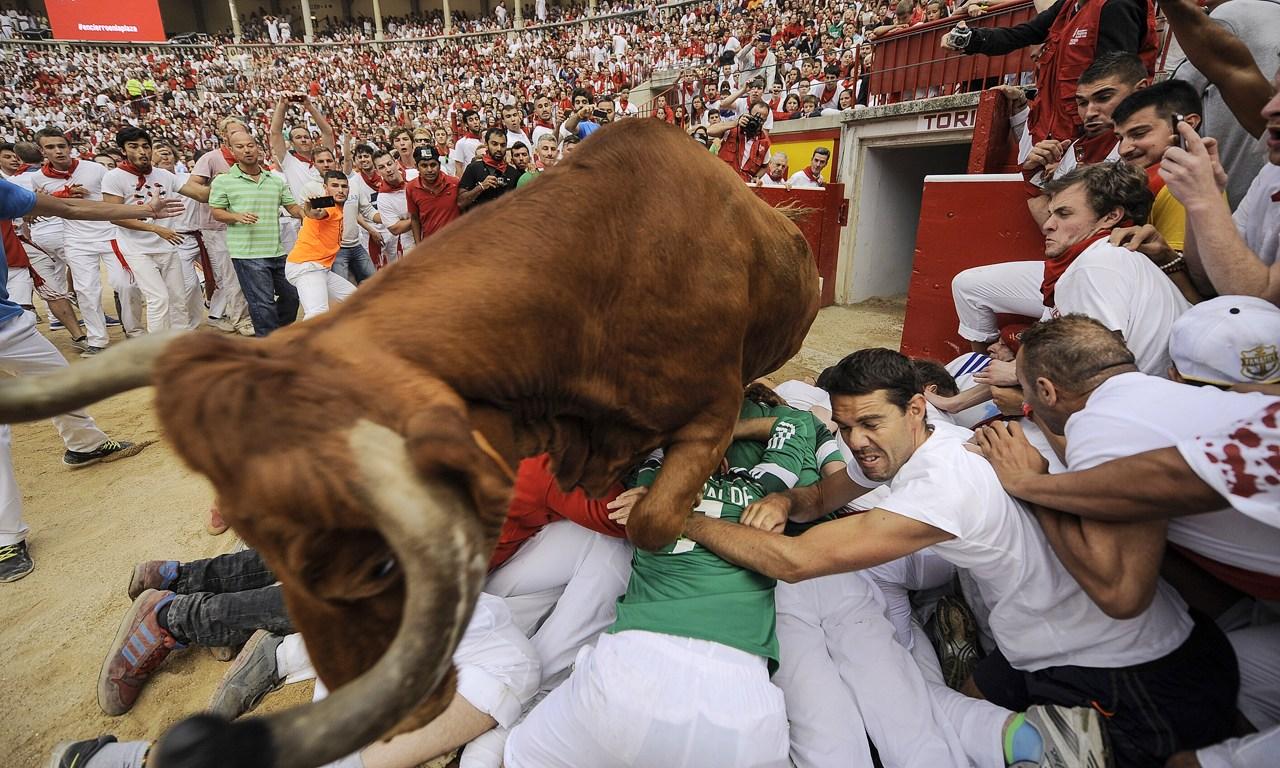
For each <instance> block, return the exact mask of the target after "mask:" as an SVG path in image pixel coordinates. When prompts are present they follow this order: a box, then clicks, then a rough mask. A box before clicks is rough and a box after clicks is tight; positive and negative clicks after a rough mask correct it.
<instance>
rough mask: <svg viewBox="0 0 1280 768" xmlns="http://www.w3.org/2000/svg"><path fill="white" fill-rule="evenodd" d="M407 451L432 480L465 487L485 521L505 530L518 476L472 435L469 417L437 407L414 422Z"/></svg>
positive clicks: (407, 436) (422, 412)
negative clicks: (512, 491)
mask: <svg viewBox="0 0 1280 768" xmlns="http://www.w3.org/2000/svg"><path fill="white" fill-rule="evenodd" d="M404 435H405V445H406V447H407V448H408V450H409V456H410V457H411V458H412V459H413V463H414V466H416V467H417V468H418V471H419V472H420V473H422V476H423V477H424V478H427V479H440V480H444V481H445V482H456V483H458V484H459V485H460V486H463V487H465V488H466V489H467V490H468V491H469V492H470V494H471V496H472V500H473V501H474V502H475V506H476V510H477V511H478V512H479V514H480V516H481V517H482V518H484V519H486V520H488V521H489V522H493V523H495V524H501V522H502V520H504V519H506V511H507V504H508V503H509V501H510V497H511V486H512V483H513V482H514V480H515V473H514V472H513V471H512V469H511V467H509V466H508V465H507V463H506V461H505V460H503V458H502V457H501V456H500V455H499V454H498V453H497V452H496V451H495V450H494V449H493V448H492V447H491V446H490V445H489V443H488V441H487V440H485V438H484V436H483V435H482V434H480V433H479V432H477V431H475V430H473V429H472V426H471V423H470V421H469V420H468V419H467V416H466V412H465V411H463V410H462V409H460V408H457V407H455V406H453V405H452V404H432V405H430V406H427V407H426V408H424V409H422V410H420V411H418V412H417V413H414V414H413V415H412V416H410V417H409V419H408V420H407V423H406V424H405V429H404Z"/></svg>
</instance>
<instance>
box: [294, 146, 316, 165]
mask: <svg viewBox="0 0 1280 768" xmlns="http://www.w3.org/2000/svg"><path fill="white" fill-rule="evenodd" d="M289 154H291V155H293V157H294V159H295V160H297V161H299V162H302V163H306V164H307V167H308V168H314V167H315V163H314V162H313V161H311V160H308V159H307V158H306V157H304V156H302V155H301V154H299V153H298V151H297V150H294V149H291V150H289Z"/></svg>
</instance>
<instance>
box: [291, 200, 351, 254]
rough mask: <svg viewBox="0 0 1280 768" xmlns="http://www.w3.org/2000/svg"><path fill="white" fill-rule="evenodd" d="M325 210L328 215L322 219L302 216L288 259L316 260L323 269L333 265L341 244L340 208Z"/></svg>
mask: <svg viewBox="0 0 1280 768" xmlns="http://www.w3.org/2000/svg"><path fill="white" fill-rule="evenodd" d="M325 211H326V212H327V213H328V214H329V215H328V216H327V217H325V218H323V219H312V218H310V217H306V218H303V220H302V229H301V230H300V231H299V232H298V242H297V243H296V244H295V245H294V246H293V250H292V251H289V261H291V262H293V263H294V264H305V263H306V262H308V261H318V262H320V263H321V264H322V265H324V268H325V269H328V268H330V267H332V266H333V260H334V259H336V258H337V257H338V247H339V246H341V245H342V208H340V207H338V206H334V207H332V208H325Z"/></svg>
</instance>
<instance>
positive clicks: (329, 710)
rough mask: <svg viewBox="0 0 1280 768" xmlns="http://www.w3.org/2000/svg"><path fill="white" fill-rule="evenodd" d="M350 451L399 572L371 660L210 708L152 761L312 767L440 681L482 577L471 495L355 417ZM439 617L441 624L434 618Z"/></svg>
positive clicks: (171, 735) (188, 765)
mask: <svg viewBox="0 0 1280 768" xmlns="http://www.w3.org/2000/svg"><path fill="white" fill-rule="evenodd" d="M349 442H350V445H351V450H352V453H353V455H354V456H355V457H356V461H357V463H358V465H359V467H360V470H361V472H362V474H363V479H364V488H365V490H366V492H367V493H368V496H369V499H370V505H369V510H368V511H369V514H370V516H371V517H373V520H374V523H375V525H376V526H377V528H378V530H379V532H380V533H381V534H382V535H383V537H384V538H385V539H386V540H387V543H388V544H389V545H390V546H391V548H392V550H393V551H394V552H395V555H396V559H397V561H398V562H399V563H400V566H401V568H402V569H403V570H404V580H405V592H406V594H405V602H404V613H403V616H402V618H401V620H400V629H399V631H397V632H396V636H395V638H394V639H393V640H392V642H391V646H390V647H389V648H387V651H386V653H384V654H383V656H382V658H381V659H379V660H378V663H377V664H375V665H374V666H373V667H372V668H370V669H369V670H368V671H367V672H365V673H364V674H363V675H361V676H360V677H358V678H356V679H355V680H352V681H351V682H349V683H347V684H346V685H344V686H342V687H341V688H339V689H337V690H335V691H333V692H332V693H331V694H330V695H329V697H328V698H326V699H323V700H321V701H319V702H316V703H314V704H309V705H307V706H304V707H301V708H298V709H293V710H290V711H287V712H282V713H280V714H277V715H272V716H269V717H264V718H252V719H249V720H242V721H239V722H236V723H228V722H226V721H224V720H221V719H220V718H216V717H213V716H209V715H202V716H199V717H195V718H191V719H188V720H185V721H183V722H181V723H179V724H178V725H176V726H174V727H173V728H172V729H170V730H169V732H167V733H166V734H165V735H164V736H163V737H162V738H161V740H160V742H159V743H158V744H157V745H156V747H155V749H154V750H153V752H152V761H153V762H154V763H155V764H156V765H157V766H159V768H203V767H204V766H210V767H212V766H219V767H220V768H231V767H233V766H234V767H236V768H250V767H254V768H267V767H268V766H270V767H271V768H314V766H318V765H322V764H324V763H328V762H331V761H333V760H337V759H338V758H340V757H344V756H346V755H348V754H351V753H352V752H355V751H356V750H358V749H360V748H362V747H364V746H365V745H367V744H369V743H370V742H372V741H374V740H376V739H377V738H379V737H380V736H382V735H383V734H385V733H386V732H387V731H389V730H390V729H391V727H392V726H394V725H395V724H396V723H398V722H400V720H401V719H403V717H404V716H405V715H406V714H408V713H409V712H410V711H411V710H412V709H413V708H414V707H416V706H417V705H418V704H419V703H420V702H421V701H422V700H423V698H425V696H426V695H427V694H428V693H429V692H431V691H432V690H434V689H435V688H436V687H437V686H439V685H440V683H441V682H442V681H443V680H444V678H445V676H446V675H447V674H448V672H449V669H450V668H451V667H452V666H453V660H452V655H453V650H454V648H456V647H457V644H458V641H459V640H460V639H461V637H462V633H463V631H464V630H465V629H466V625H467V622H468V621H469V620H470V616H471V610H472V608H473V607H474V605H475V600H476V597H477V596H478V594H479V592H480V587H481V584H482V583H483V580H484V574H485V565H486V559H485V555H484V553H483V552H479V551H478V547H477V546H476V543H477V542H478V538H477V537H478V536H479V528H478V525H479V523H478V521H477V518H476V516H475V511H474V509H473V508H472V503H471V501H470V499H469V498H468V497H467V496H465V495H464V494H462V493H459V492H458V491H455V490H454V489H452V488H449V487H447V486H446V487H437V486H434V485H430V484H427V483H425V482H423V481H422V479H421V478H420V476H419V475H418V473H417V470H416V469H415V468H414V466H413V463H412V462H411V461H410V459H409V454H408V451H407V450H406V449H405V444H404V438H403V437H401V436H400V435H399V434H397V433H395V432H393V431H392V430H390V429H387V428H386V427H382V426H378V425H376V424H373V423H371V422H368V421H363V420H362V421H360V422H358V423H357V424H356V426H355V427H354V428H352V430H351V434H350V437H349ZM441 614H445V615H448V616H449V617H450V621H448V622H446V626H443V627H442V626H440V625H439V624H438V623H436V620H435V619H436V617H438V616H440V615H441Z"/></svg>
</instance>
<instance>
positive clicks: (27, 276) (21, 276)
mask: <svg viewBox="0 0 1280 768" xmlns="http://www.w3.org/2000/svg"><path fill="white" fill-rule="evenodd" d="M7 287H8V289H9V299H10V301H12V302H13V303H14V304H17V305H18V306H21V307H30V306H32V302H33V301H34V296H35V291H36V284H35V281H34V280H32V279H31V273H30V272H28V271H27V268H26V267H9V280H8V286H7Z"/></svg>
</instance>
